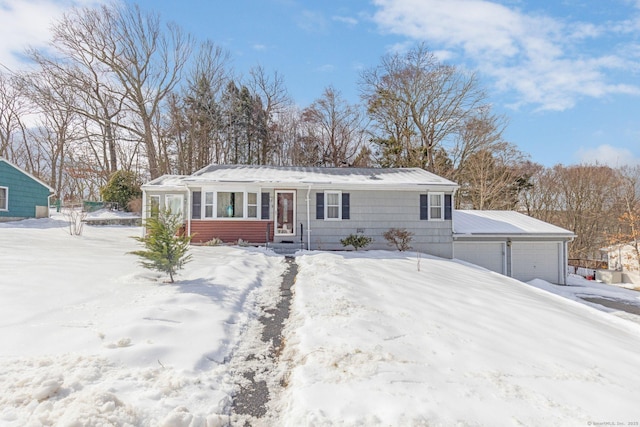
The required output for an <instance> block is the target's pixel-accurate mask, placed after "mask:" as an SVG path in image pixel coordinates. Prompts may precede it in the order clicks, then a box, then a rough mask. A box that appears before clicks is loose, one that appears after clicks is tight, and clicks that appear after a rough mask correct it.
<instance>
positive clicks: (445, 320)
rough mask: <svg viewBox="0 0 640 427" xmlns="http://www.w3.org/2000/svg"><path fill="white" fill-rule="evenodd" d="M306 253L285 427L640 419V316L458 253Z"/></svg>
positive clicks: (293, 327) (292, 331)
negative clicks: (568, 295) (597, 305)
mask: <svg viewBox="0 0 640 427" xmlns="http://www.w3.org/2000/svg"><path fill="white" fill-rule="evenodd" d="M297 260H298V263H299V264H300V271H299V273H298V277H297V281H296V294H295V297H294V303H293V307H292V316H291V317H290V323H289V325H288V332H287V337H286V339H287V345H288V347H287V350H286V353H285V357H286V358H288V359H289V364H290V366H292V372H291V374H290V377H289V378H288V389H287V390H286V392H285V395H283V396H282V398H281V400H280V402H279V410H280V411H281V424H282V425H286V426H300V425H349V426H372V425H384V426H387V425H393V426H412V425H429V426H434V425H437V426H452V425H465V426H466V425H473V426H475V425H483V426H499V425H529V426H542V425H547V426H560V425H562V426H564V425H567V426H587V425H588V423H589V422H591V423H593V424H592V425H596V423H606V422H613V423H614V424H613V425H615V423H623V424H618V425H628V424H627V423H636V424H634V425H637V422H639V421H640V406H638V396H639V395H640V369H638V361H639V360H640V328H639V327H638V325H637V324H635V323H632V322H628V321H626V320H622V319H619V318H616V317H613V316H611V315H609V314H607V313H602V312H599V311H597V310H595V309H593V308H590V307H587V306H585V305H582V304H579V303H576V302H574V301H569V300H566V299H564V298H561V297H558V296H556V295H553V294H550V293H547V292H545V291H542V290H539V289H536V288H533V287H531V286H529V285H527V284H524V283H521V282H518V281H515V280H512V279H509V278H507V277H504V276H500V275H498V274H495V273H491V272H488V271H484V270H479V269H475V268H473V267H469V266H467V265H462V264H458V263H456V262H453V261H447V260H442V259H436V258H424V257H423V258H422V259H421V260H420V265H419V266H420V271H418V260H417V259H416V256H415V254H409V255H403V254H399V253H391V252H376V251H371V252H362V253H312V254H307V255H304V256H301V257H298V259H297Z"/></svg>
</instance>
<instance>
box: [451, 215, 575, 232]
mask: <svg viewBox="0 0 640 427" xmlns="http://www.w3.org/2000/svg"><path fill="white" fill-rule="evenodd" d="M453 229H454V230H453V231H454V234H482V235H487V234H492V235H507V234H509V235H526V234H531V235H533V234H536V235H558V236H562V237H573V236H574V234H573V233H572V232H571V231H569V230H565V229H564V228H561V227H558V226H555V225H553V224H549V223H548V222H544V221H541V220H539V219H536V218H532V217H530V216H527V215H524V214H521V213H519V212H515V211H467V210H454V212H453Z"/></svg>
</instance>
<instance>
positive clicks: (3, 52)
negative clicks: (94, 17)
mask: <svg viewBox="0 0 640 427" xmlns="http://www.w3.org/2000/svg"><path fill="white" fill-rule="evenodd" d="M99 3H106V1H101V0H0V64H2V65H4V66H5V67H8V68H9V69H11V70H16V69H19V68H21V67H23V66H24V63H23V61H22V58H21V56H20V55H21V53H23V52H24V50H25V49H26V48H27V47H42V46H44V45H45V44H46V43H47V42H48V41H49V39H50V32H49V29H50V27H51V25H52V24H53V22H54V20H55V19H58V18H60V17H61V16H62V14H63V13H64V12H65V11H66V10H68V9H70V8H71V7H73V6H93V5H96V4H99Z"/></svg>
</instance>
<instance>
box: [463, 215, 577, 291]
mask: <svg viewBox="0 0 640 427" xmlns="http://www.w3.org/2000/svg"><path fill="white" fill-rule="evenodd" d="M573 238H574V234H573V233H572V232H570V231H568V230H565V229H563V228H560V227H556V226H555V225H552V224H549V223H546V222H544V221H540V220H537V219H535V218H531V217H529V216H527V215H523V214H521V213H518V212H514V211H465V210H461V211H454V214H453V239H454V245H453V248H454V257H455V258H457V259H460V260H463V261H467V262H470V263H472V264H476V265H479V266H481V267H484V268H486V269H488V270H491V271H495V272H497V273H500V274H504V275H507V276H510V277H513V278H515V279H518V280H521V281H524V282H526V281H530V280H533V279H542V280H546V281H547V282H550V283H556V284H562V285H564V284H566V279H567V259H568V250H567V244H568V243H569V242H570V241H571V240H572V239H573Z"/></svg>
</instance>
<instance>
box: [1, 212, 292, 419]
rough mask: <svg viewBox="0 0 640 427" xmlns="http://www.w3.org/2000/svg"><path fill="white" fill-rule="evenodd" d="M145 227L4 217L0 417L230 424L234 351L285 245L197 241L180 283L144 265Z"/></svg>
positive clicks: (269, 288)
mask: <svg viewBox="0 0 640 427" xmlns="http://www.w3.org/2000/svg"><path fill="white" fill-rule="evenodd" d="M140 233H141V229H140V228H135V227H104V228H103V227H85V229H84V235H83V236H80V237H77V236H74V237H72V236H70V235H69V234H68V233H67V232H66V228H65V224H64V223H63V222H62V221H59V220H55V219H49V220H31V221H23V222H20V223H11V224H0V343H2V344H1V345H0V425H2V426H6V425H9V426H16V427H18V426H20V427H22V426H25V425H32V426H38V425H54V424H55V425H74V426H76V425H77V426H92V425H120V426H122V425H133V426H146V425H153V426H156V425H166V426H183V425H184V426H188V425H194V426H195V425H198V426H202V425H205V424H204V423H205V421H206V422H207V424H206V425H207V426H215V425H223V424H224V423H226V422H227V420H228V417H226V416H224V415H221V414H225V412H227V411H228V409H229V404H230V395H231V394H232V393H233V392H234V391H235V387H236V380H235V379H234V378H233V374H234V373H233V372H231V368H230V364H228V363H224V362H225V361H226V360H228V358H229V357H230V355H231V354H232V353H233V351H234V349H235V348H236V346H237V345H238V341H239V339H240V336H241V334H242V333H243V332H244V331H245V330H246V329H247V327H248V326H247V325H248V324H249V323H250V321H251V320H252V319H256V318H257V316H258V315H259V314H258V313H256V307H257V306H258V305H259V304H264V303H266V302H268V301H269V300H271V299H275V298H276V297H277V295H278V293H277V292H278V285H279V283H280V278H279V276H280V274H281V273H282V271H283V269H284V265H283V261H282V259H281V258H280V257H276V256H268V255H266V254H265V253H263V252H260V251H257V250H250V249H239V248H226V247H193V248H192V250H191V251H192V253H193V255H194V260H193V261H192V262H191V263H189V264H187V266H186V268H185V270H183V273H181V274H180V275H179V276H178V279H179V280H180V282H179V283H176V284H167V283H163V281H164V280H165V277H164V276H160V275H158V274H156V273H154V272H150V271H148V270H144V269H142V268H141V267H140V266H139V265H138V258H137V257H135V256H133V255H127V254H126V252H128V251H131V250H134V249H135V248H139V246H138V245H139V244H138V243H137V242H136V241H135V240H133V239H131V238H129V236H135V235H140Z"/></svg>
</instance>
